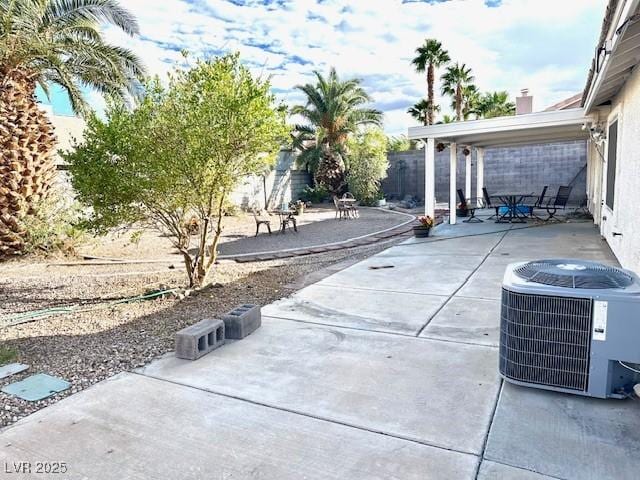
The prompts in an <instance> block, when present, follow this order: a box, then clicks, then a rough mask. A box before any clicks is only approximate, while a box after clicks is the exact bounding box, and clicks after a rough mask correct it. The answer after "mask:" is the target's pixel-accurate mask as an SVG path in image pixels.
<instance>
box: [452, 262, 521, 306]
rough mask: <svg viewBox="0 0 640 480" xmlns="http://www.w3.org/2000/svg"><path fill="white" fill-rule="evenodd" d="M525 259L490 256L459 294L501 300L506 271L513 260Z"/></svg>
mask: <svg viewBox="0 0 640 480" xmlns="http://www.w3.org/2000/svg"><path fill="white" fill-rule="evenodd" d="M517 261H523V259H515V258H513V257H511V256H509V257H496V256H491V257H489V258H488V259H487V260H486V261H485V262H484V263H483V264H482V265H481V266H480V268H478V270H477V271H476V272H475V273H474V274H473V275H472V276H471V277H470V278H469V280H468V281H467V283H466V284H465V285H464V286H463V287H462V288H461V289H460V291H459V292H458V296H460V297H467V298H484V299H489V300H500V297H501V295H502V290H501V287H500V286H501V285H502V278H503V277H504V271H505V268H506V267H507V265H508V264H509V263H511V262H517Z"/></svg>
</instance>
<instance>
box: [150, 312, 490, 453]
mask: <svg viewBox="0 0 640 480" xmlns="http://www.w3.org/2000/svg"><path fill="white" fill-rule="evenodd" d="M496 362H497V359H496V351H495V349H493V348H487V347H480V346H474V345H464V344H459V343H450V342H441V341H434V340H428V339H419V338H409V337H402V336H394V335H386V334H381V333H370V332H361V331H355V330H345V329H336V328H330V327H324V326H310V325H305V324H300V323H295V322H290V321H286V320H275V319H265V321H264V323H263V326H262V328H261V329H259V330H258V331H256V332H255V333H254V334H253V335H251V336H250V337H247V338H246V339H244V340H242V341H241V342H234V343H230V344H228V345H226V346H225V347H224V348H222V349H219V350H216V351H214V352H212V353H211V354H209V355H207V356H205V357H203V358H202V359H200V360H198V361H197V362H185V361H182V360H179V359H176V358H174V357H167V358H165V359H162V360H160V361H158V362H155V363H153V364H151V365H149V366H147V367H146V368H144V369H142V370H141V373H142V374H144V375H149V376H152V377H155V378H160V379H164V380H168V381H171V382H177V383H181V384H184V385H189V386H192V387H196V388H200V389H204V390H208V391H212V392H216V393H222V394H226V395H232V396H238V397H242V398H244V399H248V400H250V401H254V402H260V403H261V404H266V405H271V406H277V407H278V408H284V409H287V410H290V411H295V412H300V413H303V414H305V415H311V416H313V417H317V418H323V419H326V420H330V421H336V422H341V423H345V424H348V425H353V426H357V427H359V428H363V429H367V430H371V431H375V432H383V433H386V434H389V435H393V436H397V437H401V438H405V439H411V440H415V441H418V442H423V443H426V444H429V445H434V446H441V447H445V448H449V449H453V450H456V451H459V452H464V453H474V454H478V453H480V451H481V449H482V445H483V443H484V439H485V434H486V431H487V429H488V426H489V422H490V419H491V414H492V411H493V405H494V402H495V398H496V395H497V392H498V388H499V379H498V375H497V372H496V368H495V365H496Z"/></svg>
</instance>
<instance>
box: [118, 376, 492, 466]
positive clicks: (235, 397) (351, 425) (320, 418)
mask: <svg viewBox="0 0 640 480" xmlns="http://www.w3.org/2000/svg"><path fill="white" fill-rule="evenodd" d="M130 373H131V374H134V375H139V376H141V377H145V378H150V379H152V380H155V381H158V382H166V383H170V384H172V385H176V386H179V387H184V388H189V389H193V390H198V391H200V392H205V393H209V394H211V395H218V396H221V397H225V398H230V399H232V400H238V401H240V402H245V403H249V404H251V405H255V406H259V407H264V408H270V409H272V410H277V411H280V412H286V413H290V414H292V415H299V416H301V417H306V418H310V419H313V420H318V421H320V422H326V423H331V424H334V425H341V426H343V427H348V428H354V429H356V430H360V431H363V432H368V433H372V434H375V435H383V436H385V437H389V438H395V439H397V440H402V441H405V442H411V443H415V444H417V445H422V446H425V447H430V448H437V449H439V450H446V451H449V452H453V453H459V454H462V455H471V456H474V457H476V458H478V459H479V458H480V457H479V455H478V454H477V453H474V452H469V451H465V450H457V449H455V448H451V447H446V446H444V445H439V444H437V443H431V442H427V441H424V440H418V439H417V438H411V437H406V436H403V435H396V434H392V433H389V432H384V431H382V430H375V429H372V428H368V427H365V426H363V425H357V424H354V423H349V422H344V421H340V420H336V419H333V418H329V417H323V416H319V415H313V414H310V413H305V412H301V411H298V410H294V409H291V408H286V407H281V406H278V405H274V404H270V403H265V402H260V401H256V400H251V399H248V398H244V397H241V396H239V395H232V394H229V393H222V392H216V391H215V390H211V389H208V388H201V387H196V386H194V385H189V384H185V383H181V382H177V381H175V380H169V379H166V378H162V377H158V376H155V375H149V374H146V373H142V372H136V371H132V372H130Z"/></svg>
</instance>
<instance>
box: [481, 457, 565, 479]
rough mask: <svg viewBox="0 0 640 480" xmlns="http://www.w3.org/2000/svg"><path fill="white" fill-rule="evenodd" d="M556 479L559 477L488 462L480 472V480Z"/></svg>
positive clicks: (483, 464)
mask: <svg viewBox="0 0 640 480" xmlns="http://www.w3.org/2000/svg"><path fill="white" fill-rule="evenodd" d="M555 478H557V477H548V476H547V475H540V474H539V473H535V472H530V471H528V470H522V469H521V468H515V467H510V466H508V465H503V464H501V463H496V462H490V461H487V460H485V461H484V462H482V465H481V466H480V471H479V472H478V480H553V479H555Z"/></svg>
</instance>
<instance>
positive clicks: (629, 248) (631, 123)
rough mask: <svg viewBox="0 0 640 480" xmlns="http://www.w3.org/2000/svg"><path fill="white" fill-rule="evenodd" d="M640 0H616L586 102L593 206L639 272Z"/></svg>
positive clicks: (612, 241)
mask: <svg viewBox="0 0 640 480" xmlns="http://www.w3.org/2000/svg"><path fill="white" fill-rule="evenodd" d="M639 61H640V1H638V0H626V1H625V0H611V1H610V2H609V5H608V7H607V12H606V14H605V19H604V22H603V28H602V33H601V36H600V40H599V44H598V46H597V50H596V57H595V59H594V63H593V66H592V70H591V73H590V75H589V79H588V82H587V86H586V88H585V92H584V96H583V102H582V107H583V108H584V110H585V115H586V116H587V117H588V118H589V121H590V124H589V128H590V130H591V131H592V132H593V134H592V139H591V141H590V142H589V143H590V145H589V162H588V177H587V191H588V197H589V210H590V211H591V213H592V214H593V217H594V221H595V223H596V224H598V226H599V228H600V231H601V233H602V236H603V237H604V238H605V239H606V240H607V242H608V243H609V245H610V246H611V249H612V250H613V252H614V254H615V255H616V257H617V258H618V260H619V261H620V263H621V264H622V265H623V266H624V267H626V268H630V269H632V270H635V271H636V272H640V216H639V215H638V209H637V206H638V200H639V199H640V197H639V195H640V148H639V146H640V71H639V69H638V68H637V65H638V63H639Z"/></svg>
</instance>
